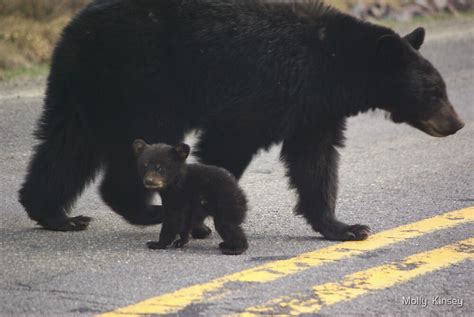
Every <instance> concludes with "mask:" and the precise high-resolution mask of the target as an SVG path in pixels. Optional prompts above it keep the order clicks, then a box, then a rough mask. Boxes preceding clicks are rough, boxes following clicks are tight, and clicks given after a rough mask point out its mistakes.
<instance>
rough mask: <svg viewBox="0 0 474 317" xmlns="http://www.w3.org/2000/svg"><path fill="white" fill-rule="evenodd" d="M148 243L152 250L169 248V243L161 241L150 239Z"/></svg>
mask: <svg viewBox="0 0 474 317" xmlns="http://www.w3.org/2000/svg"><path fill="white" fill-rule="evenodd" d="M146 245H147V247H148V248H149V249H152V250H163V249H167V248H168V246H167V245H165V244H163V243H161V242H160V241H148V242H147V243H146Z"/></svg>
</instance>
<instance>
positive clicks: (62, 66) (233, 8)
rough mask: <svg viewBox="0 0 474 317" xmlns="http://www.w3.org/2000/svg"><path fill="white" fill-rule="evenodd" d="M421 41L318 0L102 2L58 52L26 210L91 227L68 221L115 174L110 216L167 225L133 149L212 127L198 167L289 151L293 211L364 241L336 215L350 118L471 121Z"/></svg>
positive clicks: (234, 168) (430, 128)
mask: <svg viewBox="0 0 474 317" xmlns="http://www.w3.org/2000/svg"><path fill="white" fill-rule="evenodd" d="M423 40H424V30H423V29H421V28H420V29H416V30H415V31H414V32H412V33H411V34H409V35H407V36H405V37H400V36H399V35H397V34H396V33H394V32H393V31H392V30H390V29H388V28H385V27H381V26H376V25H373V24H370V23H366V22H362V21H360V20H357V19H355V18H353V17H350V16H348V15H345V14H342V13H340V12H338V11H336V10H334V9H330V8H328V7H326V6H324V5H323V4H322V3H320V2H319V1H306V2H304V3H297V2H296V3H289V2H287V3H274V4H268V3H264V2H260V1H243V2H242V1H237V0H236V1H217V0H214V1H212V0H209V1H205V0H162V1H156V0H102V1H95V2H93V3H92V4H90V5H89V6H87V7H86V8H85V9H84V10H83V11H82V12H81V13H79V15H78V16H77V17H76V18H75V19H74V20H73V21H72V22H71V24H70V25H69V26H68V27H67V28H66V29H65V31H64V34H63V36H62V39H61V41H60V42H59V44H58V47H57V49H56V51H55V53H54V56H53V63H52V66H51V73H50V76H49V84H48V89H47V98H46V101H45V106H44V112H43V116H42V117H41V119H40V121H39V126H38V129H37V131H36V137H37V138H38V140H39V141H40V143H39V145H38V146H37V148H36V152H35V154H34V156H33V158H32V161H31V164H30V166H29V169H28V174H27V176H26V181H25V183H24V184H23V187H22V189H21V190H20V202H21V203H22V204H23V206H24V207H25V209H26V211H27V212H28V215H29V216H30V218H31V219H33V220H35V221H37V222H38V223H39V224H40V225H42V226H43V227H45V228H47V229H51V230H82V229H85V228H86V227H87V224H88V222H89V220H90V218H88V217H82V216H81V217H75V218H69V217H68V216H67V214H66V213H67V212H68V211H69V210H70V209H71V207H72V206H73V203H74V201H75V199H76V198H77V197H78V196H79V195H80V194H81V192H82V190H83V189H84V187H85V186H86V185H87V184H88V183H89V182H91V181H92V180H93V179H94V176H95V175H96V173H97V171H98V170H99V169H100V168H101V167H104V168H105V175H104V180H103V182H102V184H101V187H100V191H101V194H102V198H103V200H104V201H105V202H106V203H107V204H108V205H109V206H110V208H112V209H113V210H114V211H115V212H117V213H118V214H120V215H122V216H123V217H124V218H125V219H126V220H128V221H129V222H130V223H134V224H152V223H158V222H160V221H161V215H160V210H159V208H158V207H151V206H149V205H148V203H149V199H150V195H151V194H150V193H149V192H148V191H147V190H145V188H144V187H143V186H142V185H141V180H140V177H139V176H138V174H137V172H136V169H135V168H133V166H134V164H135V163H134V154H133V151H132V150H131V149H130V144H131V142H132V141H133V140H134V139H136V138H139V137H143V138H145V139H146V141H147V142H149V143H159V142H165V143H170V144H176V143H179V142H181V141H182V139H183V136H184V135H185V133H186V132H188V131H190V130H192V129H200V130H201V131H202V135H201V138H200V141H199V144H198V150H197V151H196V154H197V156H198V157H199V158H200V160H201V162H203V163H205V164H210V165H217V166H222V167H224V168H226V169H227V170H229V171H230V172H231V173H233V174H234V175H235V176H236V177H237V178H239V177H240V176H241V175H242V173H243V172H244V170H245V168H246V166H247V165H248V164H249V162H250V161H251V160H252V157H253V155H254V154H255V153H256V152H257V151H258V150H259V149H262V148H268V147H270V146H271V145H272V144H276V143H279V142H283V146H282V150H281V159H282V160H283V162H284V163H285V164H286V166H287V167H288V176H289V178H290V181H291V184H292V186H294V187H295V188H296V190H297V193H298V195H299V201H298V204H297V206H296V208H295V211H296V213H297V214H301V215H303V216H304V217H305V218H306V219H307V221H308V222H309V223H310V224H311V226H312V227H313V229H314V230H315V231H318V232H320V233H321V234H322V235H323V236H324V237H326V238H328V239H334V240H361V239H365V238H366V237H367V235H368V227H366V226H363V225H347V224H344V223H342V222H340V221H338V220H337V219H336V216H335V202H336V195H337V183H338V182H337V165H338V152H337V149H336V148H337V147H341V146H343V139H344V136H343V134H344V126H345V120H346V118H347V117H348V116H352V115H356V114H358V113H360V112H364V111H368V110H371V109H376V108H379V109H384V110H386V111H388V112H389V113H390V114H391V118H392V120H393V121H394V122H397V123H400V122H405V123H408V124H410V125H412V126H414V127H416V128H418V129H420V130H422V131H424V132H426V133H429V134H431V135H434V136H447V135H450V134H453V133H455V132H456V131H457V130H459V129H460V128H462V127H463V123H462V121H461V119H460V118H459V117H458V116H457V114H456V112H455V110H454V109H453V107H452V106H451V104H450V102H449V100H448V97H447V93H446V87H445V83H444V81H443V79H442V78H441V75H440V74H439V73H438V72H437V71H436V69H435V68H434V67H433V66H432V65H431V64H430V63H429V62H428V61H427V60H426V59H424V58H423V57H422V56H421V55H420V53H419V52H418V51H417V50H418V49H419V48H420V46H421V45H422V43H423Z"/></svg>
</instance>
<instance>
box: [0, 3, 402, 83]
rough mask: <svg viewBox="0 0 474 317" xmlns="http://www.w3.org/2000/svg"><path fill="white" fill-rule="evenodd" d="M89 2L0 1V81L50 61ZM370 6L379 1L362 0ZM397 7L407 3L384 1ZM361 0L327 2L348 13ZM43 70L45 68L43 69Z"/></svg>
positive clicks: (35, 68)
mask: <svg viewBox="0 0 474 317" xmlns="http://www.w3.org/2000/svg"><path fill="white" fill-rule="evenodd" d="M89 1H90V0H0V80H1V79H5V78H9V77H12V76H14V75H17V74H19V73H22V72H26V73H28V72H30V71H31V70H33V72H35V70H37V69H38V65H46V64H47V63H48V62H49V59H50V56H51V51H52V49H53V47H54V43H55V42H56V41H57V39H58V37H59V35H60V33H61V30H62V29H63V27H64V26H65V25H66V24H67V23H68V21H69V19H70V18H71V16H72V15H73V14H74V13H75V12H76V11H77V10H79V9H80V8H81V7H82V6H83V5H85V4H86V3H87V2H89ZM363 1H364V3H366V4H372V3H374V2H376V1H380V0H363ZM383 1H384V3H387V4H390V5H392V6H393V7H395V8H396V7H398V6H399V4H400V3H402V2H403V1H406V0H383ZM359 2H360V0H326V3H328V4H331V5H333V6H335V7H337V8H339V9H342V10H348V9H349V8H350V7H352V6H353V5H354V4H356V3H359ZM42 69H44V67H43V68H42Z"/></svg>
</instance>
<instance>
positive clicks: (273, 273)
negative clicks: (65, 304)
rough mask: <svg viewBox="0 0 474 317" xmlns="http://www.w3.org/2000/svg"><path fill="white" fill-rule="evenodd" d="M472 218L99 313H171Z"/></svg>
mask: <svg viewBox="0 0 474 317" xmlns="http://www.w3.org/2000/svg"><path fill="white" fill-rule="evenodd" d="M471 221H474V207H470V208H465V209H461V210H456V211H452V212H448V213H445V214H442V215H439V216H435V217H432V218H429V219H424V220H421V221H418V222H415V223H411V224H407V225H403V226H400V227H397V228H394V229H390V230H387V231H383V232H380V233H377V234H374V235H373V236H371V237H370V238H369V239H368V240H366V241H354V242H344V243H338V244H335V245H331V246H329V247H326V248H322V249H319V250H315V251H311V252H307V253H303V254H300V255H298V256H295V257H292V258H289V259H286V260H279V261H273V262H269V263H265V264H263V265H260V266H257V267H254V268H251V269H247V270H244V271H240V272H237V273H233V274H229V275H226V276H223V277H220V278H217V279H214V280H211V281H209V282H206V283H204V284H197V285H193V286H190V287H186V288H183V289H180V290H177V291H175V292H171V293H167V294H164V295H160V296H156V297H153V298H150V299H147V300H144V301H142V302H139V303H137V304H134V305H130V306H127V307H124V308H119V309H117V310H115V311H112V312H109V313H105V314H102V315H100V317H112V316H121V317H124V316H128V317H131V316H137V315H141V314H173V313H177V312H179V311H180V310H182V309H184V308H186V307H187V306H189V305H191V304H196V303H201V302H204V301H212V300H213V299H216V298H221V297H222V296H225V293H226V292H229V291H230V290H228V289H227V288H226V284H227V283H236V282H237V283H266V282H271V281H275V280H277V279H280V278H283V277H286V276H288V275H291V274H295V273H298V272H302V271H305V270H307V269H310V268H314V267H317V266H319V265H322V264H326V263H333V262H335V261H338V260H341V259H344V258H348V257H351V256H354V255H359V254H362V253H363V252H367V251H372V250H376V249H379V248H383V247H386V246H389V245H392V244H395V243H398V242H401V241H405V240H408V239H412V238H416V237H420V236H422V235H424V234H428V233H431V232H434V231H437V230H442V229H448V228H451V227H454V226H457V225H460V224H463V223H468V222H471Z"/></svg>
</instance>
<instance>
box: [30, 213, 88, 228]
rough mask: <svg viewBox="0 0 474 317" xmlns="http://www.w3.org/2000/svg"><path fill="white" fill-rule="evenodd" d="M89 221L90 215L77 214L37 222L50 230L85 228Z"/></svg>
mask: <svg viewBox="0 0 474 317" xmlns="http://www.w3.org/2000/svg"><path fill="white" fill-rule="evenodd" d="M91 221H92V218H90V217H86V216H77V217H72V218H63V219H61V220H46V221H38V224H39V225H40V226H42V227H43V228H44V229H46V230H52V231H82V230H86V229H87V227H88V226H89V223H90V222H91Z"/></svg>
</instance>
